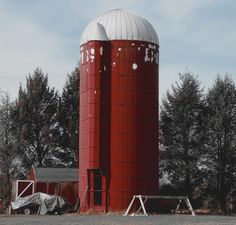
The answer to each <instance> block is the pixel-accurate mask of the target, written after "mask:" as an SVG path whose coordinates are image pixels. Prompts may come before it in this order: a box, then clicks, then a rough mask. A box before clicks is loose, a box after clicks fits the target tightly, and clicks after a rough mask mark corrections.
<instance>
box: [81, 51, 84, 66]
mask: <svg viewBox="0 0 236 225" xmlns="http://www.w3.org/2000/svg"><path fill="white" fill-rule="evenodd" d="M81 63H82V64H83V63H84V53H83V52H81Z"/></svg>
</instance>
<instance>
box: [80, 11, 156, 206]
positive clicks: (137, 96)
mask: <svg viewBox="0 0 236 225" xmlns="http://www.w3.org/2000/svg"><path fill="white" fill-rule="evenodd" d="M80 49H81V63H80V133H79V138H80V142H79V143H80V146H79V197H80V204H81V211H88V210H95V211H123V210H125V209H126V208H127V206H128V204H129V202H130V200H131V198H132V196H133V195H135V194H148V195H153V194H157V193H158V188H159V183H158V67H159V62H158V59H159V43H158V38H157V34H156V32H155V30H154V28H153V27H152V25H151V24H150V23H149V22H148V21H147V20H146V19H144V18H142V17H140V16H138V15H136V14H134V13H132V12H129V11H126V10H119V9H118V10H112V11H109V12H106V13H104V14H102V15H100V16H99V17H97V18H96V19H95V20H93V21H92V22H91V23H89V25H88V26H87V27H86V29H85V30H84V32H83V34H82V37H81V46H80Z"/></svg>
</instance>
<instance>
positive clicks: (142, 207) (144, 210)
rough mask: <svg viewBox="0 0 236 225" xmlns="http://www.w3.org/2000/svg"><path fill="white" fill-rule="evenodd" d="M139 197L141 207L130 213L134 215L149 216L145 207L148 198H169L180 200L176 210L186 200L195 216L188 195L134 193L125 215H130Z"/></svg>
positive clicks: (193, 214)
mask: <svg viewBox="0 0 236 225" xmlns="http://www.w3.org/2000/svg"><path fill="white" fill-rule="evenodd" d="M136 199H138V200H139V202H140V207H139V208H138V210H137V211H136V212H135V213H132V214H130V215H132V216H136V215H138V216H148V214H147V211H146V209H145V203H146V202H147V200H148V199H168V200H178V201H179V202H178V205H177V207H176V209H175V212H176V211H177V210H178V209H179V207H180V204H181V203H182V201H184V202H185V204H186V205H187V207H188V210H189V211H190V213H191V214H192V216H195V213H194V210H193V207H192V205H191V203H190V201H189V199H188V197H187V196H158V195H134V196H133V198H132V200H131V202H130V204H129V206H128V208H127V210H126V212H125V214H124V216H127V215H129V212H130V210H131V208H132V205H133V204H134V202H135V200H136ZM141 209H142V210H143V214H138V213H139V212H140V210H141Z"/></svg>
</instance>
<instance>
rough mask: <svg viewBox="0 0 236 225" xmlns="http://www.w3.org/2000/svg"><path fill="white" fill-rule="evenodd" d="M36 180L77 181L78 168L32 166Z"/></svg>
mask: <svg viewBox="0 0 236 225" xmlns="http://www.w3.org/2000/svg"><path fill="white" fill-rule="evenodd" d="M33 169H34V172H35V180H36V181H37V182H60V181H75V182H76V181H78V168H44V167H34V168H33Z"/></svg>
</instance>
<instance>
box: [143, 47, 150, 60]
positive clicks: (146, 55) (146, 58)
mask: <svg viewBox="0 0 236 225" xmlns="http://www.w3.org/2000/svg"><path fill="white" fill-rule="evenodd" d="M148 61H151V60H150V58H149V48H146V49H145V57H144V62H148Z"/></svg>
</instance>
